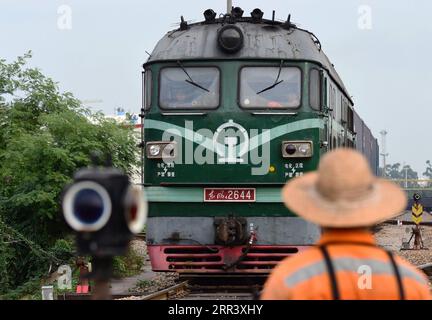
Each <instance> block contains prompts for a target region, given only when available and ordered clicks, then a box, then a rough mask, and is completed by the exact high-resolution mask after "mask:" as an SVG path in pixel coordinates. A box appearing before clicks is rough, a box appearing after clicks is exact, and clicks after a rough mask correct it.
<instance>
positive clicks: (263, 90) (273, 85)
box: [256, 60, 283, 94]
mask: <svg viewBox="0 0 432 320" xmlns="http://www.w3.org/2000/svg"><path fill="white" fill-rule="evenodd" d="M282 65H283V60H281V63H280V66H279V72H278V75H277V78H276V80H275V82H274V83H273V84H272V85H271V86H268V87H267V88H264V89H262V90H261V91H259V92H257V93H256V94H261V93H263V92H266V91H269V90H271V89H273V88H274V87H276V86H277V85H279V84H281V83H282V82H283V80H280V81H279V78H280V75H281V72H282Z"/></svg>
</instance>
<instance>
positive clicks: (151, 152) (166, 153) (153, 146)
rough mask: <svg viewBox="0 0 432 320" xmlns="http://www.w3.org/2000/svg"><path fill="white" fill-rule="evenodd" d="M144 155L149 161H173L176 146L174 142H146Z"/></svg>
mask: <svg viewBox="0 0 432 320" xmlns="http://www.w3.org/2000/svg"><path fill="white" fill-rule="evenodd" d="M146 150H147V151H146V154H147V158H149V159H174V158H175V157H176V151H177V144H176V142H175V141H170V142H165V141H154V142H147V144H146Z"/></svg>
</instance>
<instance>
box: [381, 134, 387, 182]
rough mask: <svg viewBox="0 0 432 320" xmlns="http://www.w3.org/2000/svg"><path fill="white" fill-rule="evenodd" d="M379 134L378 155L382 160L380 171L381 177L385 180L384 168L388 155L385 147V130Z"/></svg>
mask: <svg viewBox="0 0 432 320" xmlns="http://www.w3.org/2000/svg"><path fill="white" fill-rule="evenodd" d="M380 134H381V149H382V152H381V153H380V155H381V156H382V158H383V171H382V176H383V178H385V176H386V166H387V161H386V160H387V157H388V155H389V154H388V153H387V146H386V138H387V131H386V130H382V131H381V132H380Z"/></svg>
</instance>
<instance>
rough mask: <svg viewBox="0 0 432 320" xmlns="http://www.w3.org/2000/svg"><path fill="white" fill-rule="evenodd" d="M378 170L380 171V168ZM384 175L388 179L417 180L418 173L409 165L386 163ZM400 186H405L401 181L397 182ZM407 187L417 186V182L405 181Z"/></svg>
mask: <svg viewBox="0 0 432 320" xmlns="http://www.w3.org/2000/svg"><path fill="white" fill-rule="evenodd" d="M380 172H382V168H380ZM385 176H386V177H387V178H388V179H392V180H405V179H407V180H417V179H418V173H417V172H416V171H414V170H413V169H412V168H411V166H410V165H404V166H401V164H400V163H394V164H388V165H386V169H385ZM399 184H400V185H401V186H405V183H404V182H403V181H400V183H399ZM407 187H408V188H417V187H418V183H416V182H412V181H409V182H408V183H407Z"/></svg>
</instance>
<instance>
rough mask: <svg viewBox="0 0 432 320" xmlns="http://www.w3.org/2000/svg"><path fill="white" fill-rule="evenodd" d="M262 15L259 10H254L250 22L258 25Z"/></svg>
mask: <svg viewBox="0 0 432 320" xmlns="http://www.w3.org/2000/svg"><path fill="white" fill-rule="evenodd" d="M263 15H264V12H262V11H261V10H260V9H258V8H256V9H254V10H253V11H252V12H251V17H252V21H253V22H255V23H259V22H261V20H262V17H263Z"/></svg>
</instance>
